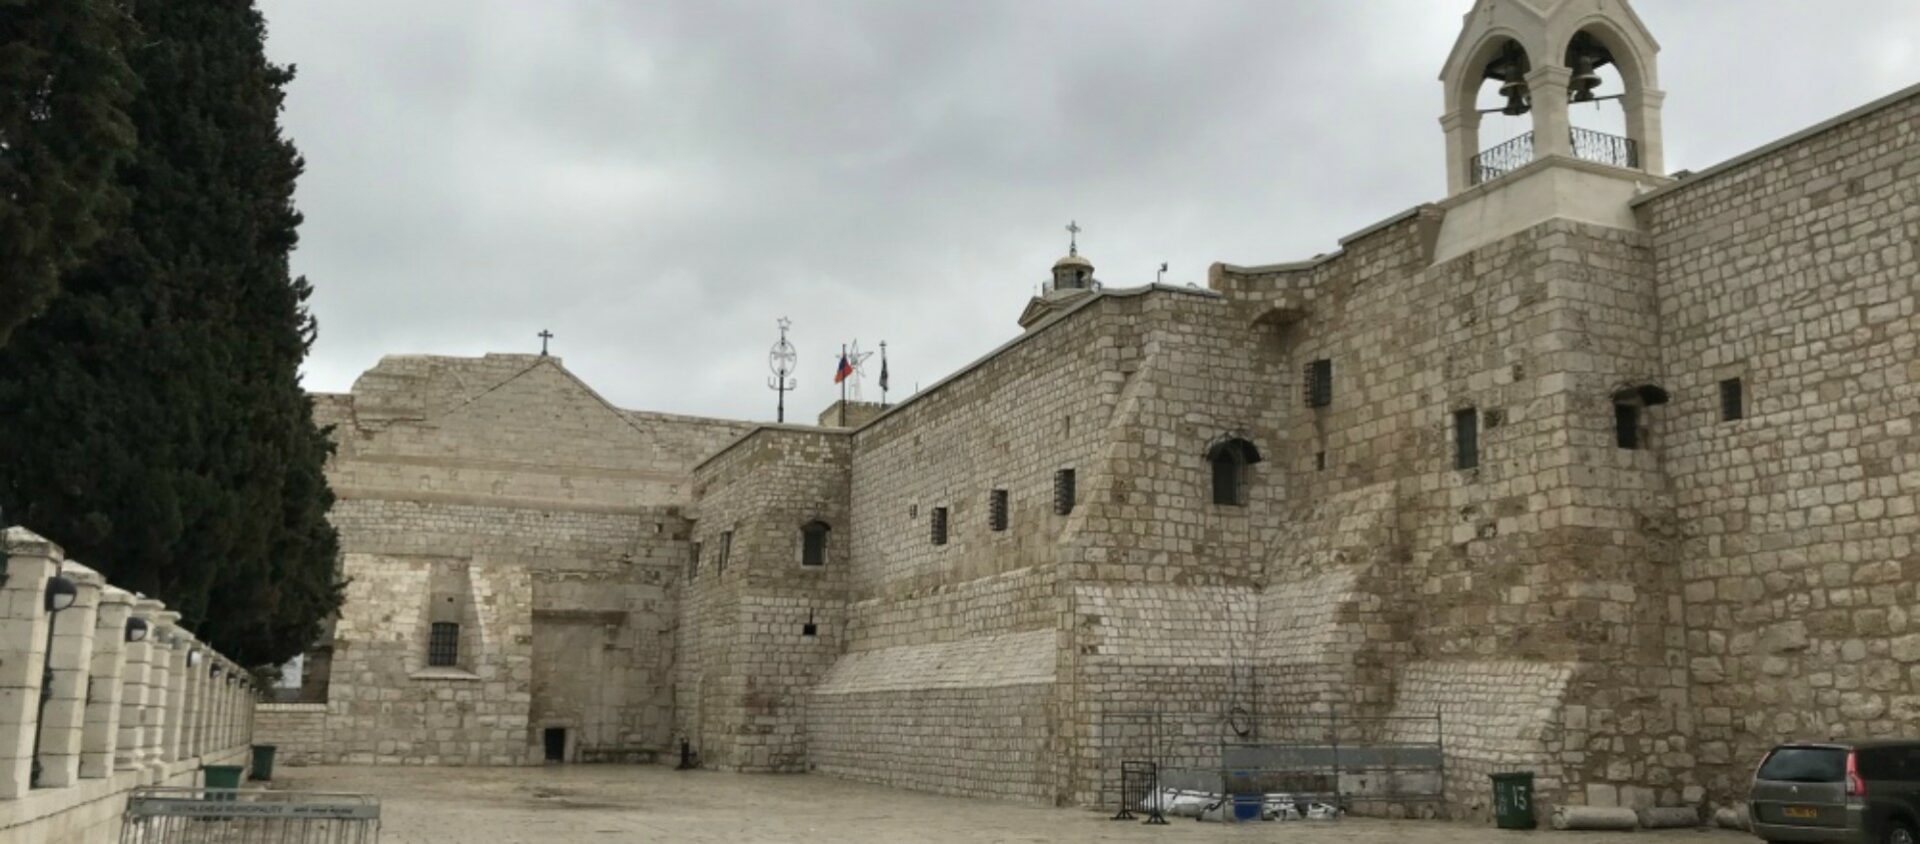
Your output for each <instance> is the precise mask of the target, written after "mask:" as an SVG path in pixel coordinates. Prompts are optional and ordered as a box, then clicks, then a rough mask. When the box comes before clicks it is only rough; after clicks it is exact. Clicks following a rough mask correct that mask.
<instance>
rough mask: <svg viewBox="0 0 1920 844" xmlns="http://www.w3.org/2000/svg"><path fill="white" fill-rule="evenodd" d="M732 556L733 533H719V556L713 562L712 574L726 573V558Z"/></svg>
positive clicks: (726, 531)
mask: <svg viewBox="0 0 1920 844" xmlns="http://www.w3.org/2000/svg"><path fill="white" fill-rule="evenodd" d="M732 554H733V531H730V530H724V531H721V532H720V556H719V557H718V558H716V559H715V560H714V564H713V573H714V574H717V575H718V574H726V573H727V557H728V556H730V555H732Z"/></svg>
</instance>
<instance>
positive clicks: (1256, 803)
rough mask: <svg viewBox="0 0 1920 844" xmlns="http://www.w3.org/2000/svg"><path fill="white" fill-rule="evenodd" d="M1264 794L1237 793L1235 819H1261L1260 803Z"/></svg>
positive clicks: (1234, 806)
mask: <svg viewBox="0 0 1920 844" xmlns="http://www.w3.org/2000/svg"><path fill="white" fill-rule="evenodd" d="M1263 801H1264V795H1260V794H1235V795H1234V796H1233V819H1234V820H1236V821H1257V820H1259V819H1260V804H1261V803H1262V802H1263Z"/></svg>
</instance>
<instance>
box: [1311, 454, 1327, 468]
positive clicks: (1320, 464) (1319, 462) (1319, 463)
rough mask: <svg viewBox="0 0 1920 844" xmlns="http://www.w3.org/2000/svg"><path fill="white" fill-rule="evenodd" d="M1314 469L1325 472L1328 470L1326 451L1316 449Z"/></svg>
mask: <svg viewBox="0 0 1920 844" xmlns="http://www.w3.org/2000/svg"><path fill="white" fill-rule="evenodd" d="M1313 470H1314V471H1316V472H1325V471H1326V470H1327V453H1326V452H1324V451H1316V452H1314V453H1313Z"/></svg>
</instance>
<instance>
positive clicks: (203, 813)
mask: <svg viewBox="0 0 1920 844" xmlns="http://www.w3.org/2000/svg"><path fill="white" fill-rule="evenodd" d="M379 840H380V802H379V801H378V800H375V799H374V798H372V797H369V796H367V795H364V794H316V793H306V792H294V791H261V790H248V789H232V788H141V789H135V790H134V792H133V793H132V794H130V795H128V796H127V811H126V815H125V817H124V823H123V824H122V826H121V832H120V841H121V842H122V844H176V843H177V844H185V842H188V841H194V842H233V844H247V842H267V841H297V842H302V843H303V844H376V842H378V841H379Z"/></svg>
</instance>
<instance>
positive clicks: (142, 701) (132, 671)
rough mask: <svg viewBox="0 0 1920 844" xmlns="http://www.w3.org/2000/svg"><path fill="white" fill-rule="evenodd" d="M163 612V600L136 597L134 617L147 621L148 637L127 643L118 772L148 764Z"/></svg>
mask: <svg viewBox="0 0 1920 844" xmlns="http://www.w3.org/2000/svg"><path fill="white" fill-rule="evenodd" d="M160 610H161V604H160V602H159V601H155V600H153V599H151V598H147V597H144V596H138V595H136V596H135V597H134V601H133V614H132V617H133V618H137V619H140V620H141V621H144V622H146V624H147V635H146V638H143V639H141V640H140V641H138V642H128V643H127V651H126V652H127V658H126V667H125V668H124V669H123V670H122V671H121V675H120V683H121V686H120V688H121V691H120V741H119V743H118V745H117V746H115V747H114V751H113V769H114V770H116V771H131V770H134V769H135V768H138V767H140V766H141V765H143V764H145V762H146V756H145V751H146V746H147V740H146V723H147V721H146V718H147V715H146V709H147V678H148V675H149V668H150V667H151V665H150V662H151V660H152V659H153V647H154V637H155V635H157V634H156V632H155V631H156V630H157V629H158V628H159V621H158V616H159V614H160Z"/></svg>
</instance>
